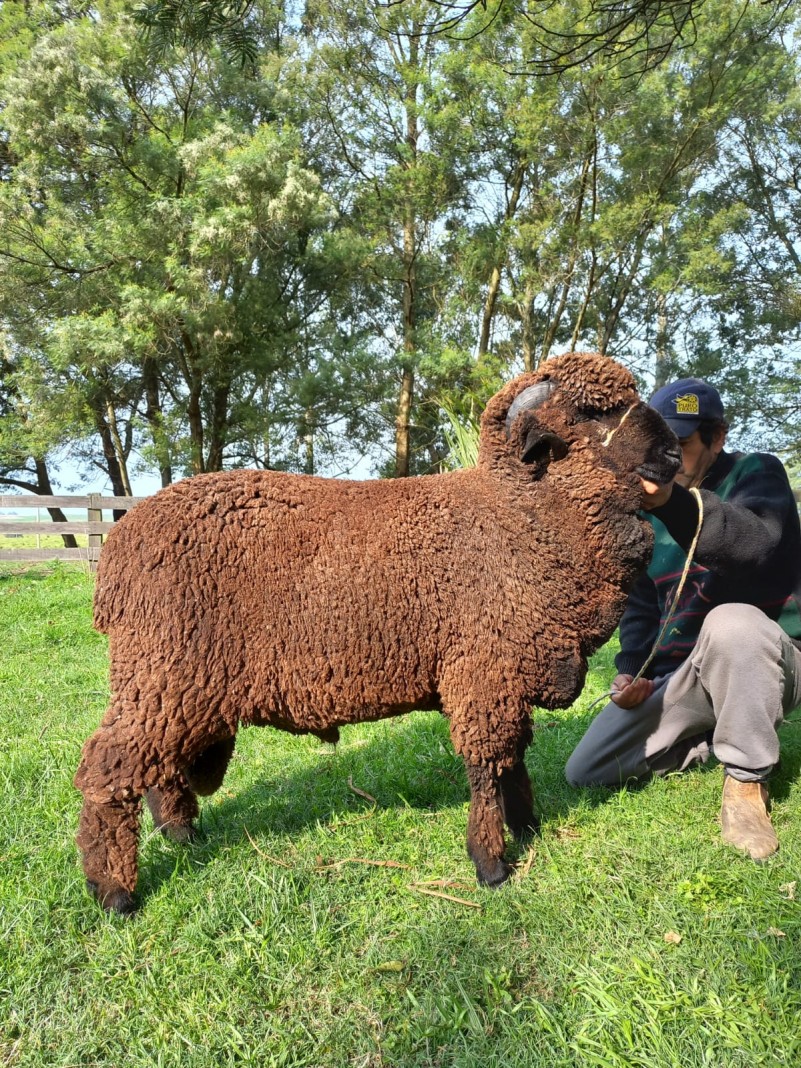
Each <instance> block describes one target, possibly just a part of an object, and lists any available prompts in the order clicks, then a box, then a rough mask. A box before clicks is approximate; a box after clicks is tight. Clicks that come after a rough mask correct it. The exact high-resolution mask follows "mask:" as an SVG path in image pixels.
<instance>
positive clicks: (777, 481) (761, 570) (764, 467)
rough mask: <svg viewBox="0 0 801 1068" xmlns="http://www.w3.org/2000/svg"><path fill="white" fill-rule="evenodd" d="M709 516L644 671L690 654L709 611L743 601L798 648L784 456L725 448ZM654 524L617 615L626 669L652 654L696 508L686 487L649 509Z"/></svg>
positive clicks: (671, 666) (791, 505)
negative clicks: (642, 565)
mask: <svg viewBox="0 0 801 1068" xmlns="http://www.w3.org/2000/svg"><path fill="white" fill-rule="evenodd" d="M701 498H702V501H703V505H704V522H703V528H702V531H701V535H700V537H699V540H698V546H697V549H696V552H695V557H694V559H693V562H692V565H691V567H690V572H689V575H688V577H687V581H686V583H685V586H684V590H683V592H682V596H681V603H680V604H679V605H678V606H677V608H676V612H675V614H674V616H673V618H672V620H671V623H670V626H669V627H668V631H667V633H666V634H665V635H664V636H663V638H662V641H661V642H660V646H659V649H658V651H657V654H656V656H655V657H654V660H653V662H652V663H651V664H650V665H649V668H648V671H647V672H646V675H647V676H648V677H649V678H658V677H659V676H660V675H665V674H667V673H668V672H671V671H675V670H676V668H677V667H678V666H679V665H680V664H681V663H682V661H684V660H685V659H686V658H687V656H688V655H689V654H690V652H691V650H692V648H693V646H694V645H695V643H696V641H697V639H698V634H699V631H700V629H701V624H702V623H703V621H704V617H705V616H706V615H707V613H708V612H709V611H710V610H711V609H712V608H714V607H715V606H716V605H719V604H731V603H733V602H740V603H744V604H753V605H756V606H757V607H759V608H761V609H762V611H763V612H765V614H766V615H768V616H769V617H770V618H771V619H775V620H777V621H778V623H779V624H780V626H781V627H782V628H783V629H784V630H785V632H786V633H787V634H788V635H789V636H790V638H791V639H792V640H793V643H794V644H795V645H796V646H798V648H801V527H800V526H799V518H798V508H797V506H796V502H795V498H794V496H793V492H792V489H791V487H790V483H789V480H788V478H787V472H786V471H785V470H784V467H783V466H782V463H781V462H780V461H779V460H778V459H777V458H776V457H775V456H771V455H769V454H768V453H748V454H743V453H727V452H721V454H720V455H719V456H718V458H717V460H716V461H715V463H714V464H713V465H712V467H711V468H710V469H709V471H708V472H707V475H706V477H705V479H704V481H703V483H702V486H701ZM647 518H649V519H650V520H651V522H652V524H653V527H654V535H655V541H654V554H653V558H652V560H651V564H650V566H649V568H648V571H647V572H646V573H645V574H644V575H642V576H641V578H640V579H639V580H638V581H637V583H636V585H635V586H634V588H633V589H632V591H631V594H630V595H629V600H628V603H627V605H626V610H625V612H624V614H623V618H622V619H621V621H620V647H621V651H620V653H619V654H618V655H617V657H616V658H615V664H616V665H617V670H618V672H620V673H621V674H631V675H635V674H636V673H637V672H638V671H639V669H640V668H641V667H642V665H643V664H644V663H645V661H646V659H647V658H648V654H649V653H650V651H651V646H652V645H653V643H654V641H655V639H656V637H657V634H658V633H659V631H660V629H661V627H662V623H663V621H664V618H665V616H666V614H667V611H668V608H669V606H670V603H671V600H672V596H673V592H674V591H675V589H676V587H677V586H678V583H679V579H680V577H681V573H682V570H683V568H684V564H685V561H686V556H687V551H688V550H689V548H690V544H691V542H692V539H693V536H694V534H695V529H696V526H697V524H698V505H697V502H696V500H695V497H693V495H692V494H691V493H690V492H689V490H686V489H684V488H683V487H682V486H674V487H673V492H672V494H671V497H670V500H669V501H668V502H667V504H665V505H663V506H662V507H661V508H655V509H654V510H653V511H652V512H651V513H649V514H648V515H647Z"/></svg>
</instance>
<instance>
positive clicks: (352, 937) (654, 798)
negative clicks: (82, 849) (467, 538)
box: [0, 566, 801, 1068]
mask: <svg viewBox="0 0 801 1068" xmlns="http://www.w3.org/2000/svg"><path fill="white" fill-rule="evenodd" d="M91 581H92V580H91V578H90V577H89V576H87V575H85V574H83V573H82V572H81V571H80V569H70V568H68V567H64V566H62V567H58V566H47V567H44V566H42V567H35V568H28V569H27V570H20V569H15V568H10V567H6V568H5V570H3V571H2V572H0V640H1V641H2V645H1V646H0V695H2V729H1V730H0V776H2V781H3V785H4V791H3V794H4V796H3V804H2V807H1V808H0V1064H2V1065H13V1066H20V1068H22V1066H33V1065H36V1066H40V1065H59V1066H67V1065H75V1066H79V1065H80V1066H82V1068H85V1066H93V1065H98V1066H99V1065H103V1066H115V1068H117V1066H124V1068H129V1066H131V1068H134V1066H135V1068H140V1066H141V1068H145V1066H148V1068H149V1066H153V1065H162V1066H173V1065H175V1066H178V1065H180V1066H198V1068H200V1066H203V1068H207V1066H210V1065H213V1066H215V1068H216V1066H228V1065H232V1066H233V1065H251V1064H252V1065H258V1066H273V1065H275V1066H277V1065H288V1066H309V1068H311V1066H314V1068H317V1066H321V1068H322V1066H331V1068H334V1066H337V1068H339V1066H353V1068H378V1066H392V1068H407V1066H408V1068H411V1066H428V1065H431V1066H434V1065H441V1066H449V1068H450V1066H460V1068H467V1066H480V1068H494V1066H497V1068H501V1066H504V1068H507V1066H512V1065H513V1066H534V1065H536V1066H543V1068H546V1066H547V1068H554V1066H568V1065H570V1066H585V1065H586V1066H599V1068H609V1066H611V1068H630V1066H640V1065H642V1066H648V1068H655V1066H656V1068H661V1066H665V1068H668V1066H669V1068H673V1066H676V1068H693V1066H702V1065H703V1066H714V1068H732V1066H740V1065H742V1066H748V1068H753V1066H755V1065H777V1066H778V1065H798V1064H799V1063H801V1027H799V1019H801V954H800V953H799V936H800V935H801V923H800V922H799V907H800V905H799V902H801V878H799V876H800V875H801V818H799V817H801V791H799V788H798V786H797V785H796V782H795V780H796V776H797V772H798V768H799V764H801V739H800V738H799V727H798V726H797V725H796V724H794V723H792V722H791V723H789V724H787V725H785V727H784V728H783V765H782V770H781V772H780V773H779V774H778V775H777V777H776V781H775V789H774V795H775V805H774V820H775V823H776V825H777V828H778V831H779V835H780V838H781V842H782V848H781V851H780V853H779V855H778V856H777V857H776V858H775V859H773V860H772V861H771V862H770V863H768V864H766V865H764V866H761V867H759V866H756V865H754V864H752V863H751V862H750V861H747V860H746V859H744V858H741V857H740V856H739V855H736V854H733V853H731V852H729V851H728V850H727V849H726V848H725V847H724V846H723V845H722V844H721V843H720V841H719V838H718V830H717V826H716V815H717V809H718V798H719V793H720V788H721V770H720V768H719V767H714V768H711V769H708V770H707V769H705V770H703V771H700V772H694V773H691V774H689V775H685V776H675V777H672V778H669V779H667V780H665V781H659V782H654V783H652V784H649V785H647V786H645V787H644V788H642V789H639V790H637V791H632V792H620V793H615V792H612V793H609V792H605V791H602V790H574V789H571V788H570V787H568V786H567V785H566V783H565V782H564V778H563V767H564V763H565V761H566V759H567V757H568V755H569V753H570V752H571V749H572V747H573V745H574V744H575V743H576V742H577V741H578V739H579V737H580V736H581V733H582V731H583V730H584V728H585V727H586V725H587V723H588V721H589V718H590V713H588V712H587V707H588V705H589V703H590V701H591V700H592V699H593V698H594V697H595V696H596V695H598V694H599V693H601V692H602V688H603V686H604V685H605V684H606V682H607V680H608V679H609V677H610V675H611V673H612V665H611V656H612V650H611V649H610V648H607V649H606V650H603V651H602V652H601V653H600V654H599V656H598V658H596V661H595V662H594V669H593V671H592V673H591V676H590V680H589V684H588V688H587V691H586V693H585V695H584V696H583V697H582V699H581V700H580V702H579V703H578V704H577V706H576V707H575V708H573V709H571V710H568V711H566V712H563V713H558V714H552V713H536V715H535V722H536V724H537V726H538V728H539V729H538V730H537V731H536V736H535V741H534V745H533V746H532V748H531V750H530V753H529V758H528V762H529V768H530V771H531V773H532V778H533V780H534V783H535V789H536V793H537V802H538V807H539V810H540V811H541V812H542V813H543V816H544V825H543V833H542V836H541V837H540V838H539V839H537V841H536V842H535V843H534V845H533V847H532V850H531V852H530V853H529V852H527V851H526V850H525V849H518V850H517V851H516V853H514V851H513V853H514V855H516V856H517V857H518V859H519V860H520V867H519V873H518V876H517V877H516V878H515V879H514V880H513V881H512V882H511V883H510V884H508V885H507V886H506V887H504V888H503V889H502V890H500V891H498V892H495V893H493V892H490V891H479V890H478V889H476V887H475V885H474V876H473V869H472V865H471V864H470V863H469V861H468V859H467V857H466V855H465V852H464V833H465V821H466V816H467V801H468V791H467V785H466V780H465V776H464V772H463V770H462V768H461V765H460V762H459V761H458V760H457V759H456V758H455V756H454V754H453V752H452V749H451V747H450V743H449V740H448V731H447V723H446V722H445V721H444V720H443V719H442V718H441V717H439V716H437V715H435V714H415V715H412V716H407V717H405V718H402V719H398V720H393V721H386V722H383V723H378V724H374V725H370V726H365V727H360V728H350V729H347V730H345V731H344V732H343V739H342V742H341V743H340V745H339V746H337V747H336V749H334V748H333V747H331V746H326V745H322V744H320V743H319V742H317V741H316V740H313V739H306V738H293V737H291V736H289V735H287V734H282V733H279V732H274V731H269V730H263V731H256V730H253V731H248V732H243V733H242V734H241V735H240V738H239V739H238V741H237V753H236V756H235V757H234V760H233V763H232V766H231V770H230V773H229V776H228V777H227V779H226V782H225V785H224V787H223V790H222V791H221V792H220V793H219V794H218V795H216V796H215V797H214V798H211V799H209V800H207V801H206V802H205V803H204V807H203V815H202V829H203V831H204V838H203V840H202V842H201V843H200V844H198V845H196V846H194V847H191V848H188V849H187V848H182V847H178V846H175V845H173V844H171V843H168V842H166V841H164V840H163V839H161V837H160V836H157V835H154V833H153V828H152V824H151V823H150V821H149V817H145V818H144V820H143V848H142V867H141V877H140V886H139V892H140V895H141V900H142V909H141V911H140V913H139V914H138V915H137V916H136V917H135V918H134V919H131V920H127V921H126V920H122V919H118V918H108V917H105V916H104V915H103V914H102V913H101V912H100V911H99V909H98V908H97V906H96V905H95V904H94V903H93V902H92V901H90V899H89V898H88V897H87V896H86V894H85V892H84V887H83V879H82V876H81V873H80V869H79V866H78V860H77V855H76V850H75V846H74V843H73V838H74V834H75V830H76V825H77V819H78V811H79V804H80V798H79V795H78V794H77V793H76V792H75V790H74V789H73V787H72V785H71V779H72V775H73V773H74V769H75V767H76V765H77V762H78V755H79V752H80V747H81V745H82V743H83V741H84V739H85V738H86V736H87V735H88V734H89V733H90V732H91V731H92V730H93V729H94V727H95V726H96V724H97V722H98V720H99V719H100V717H101V715H102V713H103V710H104V707H105V703H106V689H107V684H106V670H107V664H106V643H105V638H104V637H102V636H101V635H98V634H95V633H94V631H93V630H92V628H91V625H90V618H91V611H90V605H91ZM349 780H350V782H351V783H352V785H353V787H355V788H356V789H358V790H361V791H363V792H365V793H367V794H371V795H372V796H373V797H374V798H375V799H376V802H377V803H376V804H373V803H372V802H371V801H369V800H368V799H367V798H365V797H363V796H361V795H360V794H358V793H356V792H355V791H354V789H351V787H350V786H349ZM350 858H366V859H372V860H380V861H394V862H396V863H397V864H403V865H408V868H400V867H379V866H369V865H366V864H360V863H344V864H341V865H339V866H335V867H331V866H325V865H331V864H332V863H333V862H335V861H340V860H348V859H350ZM279 862H281V863H279ZM433 879H446V880H452V881H454V882H455V883H457V884H458V885H456V886H454V887H450V888H445V891H444V892H446V893H450V894H452V895H453V896H455V897H458V898H462V899H464V900H468V901H471V902H474V903H476V904H478V905H479V906H480V908H471V907H468V906H467V905H464V904H460V903H458V902H454V901H448V900H444V899H440V898H435V897H430V896H424V895H422V894H420V893H419V892H417V891H416V890H410V889H409V888H408V887H409V885H410V884H412V883H420V882H422V881H424V880H433ZM796 881H797V882H798V894H797V895H796V896H797V897H798V900H796V899H795V897H794V887H793V885H792V884H794V883H796ZM669 932H676V933H677V934H678V935H680V936H681V940H680V941H679V942H678V943H670V942H666V941H665V937H664V936H665V935H666V934H667V933H669Z"/></svg>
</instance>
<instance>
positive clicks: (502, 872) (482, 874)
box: [476, 860, 514, 890]
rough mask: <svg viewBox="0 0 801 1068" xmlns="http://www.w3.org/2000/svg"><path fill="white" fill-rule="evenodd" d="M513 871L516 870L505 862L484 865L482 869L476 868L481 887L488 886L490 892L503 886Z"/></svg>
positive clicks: (498, 861)
mask: <svg viewBox="0 0 801 1068" xmlns="http://www.w3.org/2000/svg"><path fill="white" fill-rule="evenodd" d="M513 871H514V868H512V867H511V865H509V864H507V863H506V862H505V861H503V860H497V861H495V862H494V863H492V864H483V865H482V866H481V867H480V868H479V867H476V875H477V876H478V882H479V885H480V886H488V887H489V888H490V890H497V889H498V887H499V886H503V884H504V883H505V882H506V880H507V879H508V878H509V876H510V875H511V874H512V872H513Z"/></svg>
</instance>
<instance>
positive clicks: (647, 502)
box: [640, 478, 673, 512]
mask: <svg viewBox="0 0 801 1068" xmlns="http://www.w3.org/2000/svg"><path fill="white" fill-rule="evenodd" d="M640 483H641V485H642V507H643V508H644V509H645V511H646V512H650V511H651V510H652V509H654V508H659V507H660V506H661V505H663V504H667V502H668V501H669V500H670V495H671V493H672V492H673V483H672V482H667V483H665V485H663V486H660V485H658V483H656V482H649V481H648V480H647V479H645V478H641V479H640Z"/></svg>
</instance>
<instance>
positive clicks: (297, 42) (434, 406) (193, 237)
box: [0, 0, 801, 486]
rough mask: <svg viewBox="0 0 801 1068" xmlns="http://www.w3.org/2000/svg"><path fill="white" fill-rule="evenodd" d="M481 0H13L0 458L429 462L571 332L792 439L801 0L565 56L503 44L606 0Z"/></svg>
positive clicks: (591, 18)
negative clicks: (519, 2) (489, 9)
mask: <svg viewBox="0 0 801 1068" xmlns="http://www.w3.org/2000/svg"><path fill="white" fill-rule="evenodd" d="M635 6H636V5H635ZM685 6H686V5H685ZM474 7H475V10H472V11H471V12H470V13H469V15H468V14H465V18H466V21H465V24H464V25H465V28H466V30H469V32H466V33H465V34H464V35H458V36H456V37H449V36H447V35H440V34H433V35H432V34H431V33H429V32H428V29H430V24H431V18H432V10H431V5H430V4H429V3H427V2H426V0H404V2H403V3H402V4H395V5H384V6H379V8H376V6H375V5H374V4H371V3H369V2H368V0H358V2H357V3H353V4H350V5H347V6H343V5H342V4H336V3H331V2H329V0H310V2H309V3H307V4H305V5H301V6H300V7H296V6H292V5H288V6H286V5H282V4H279V3H276V2H274V0H248V2H246V3H232V4H207V3H198V4H188V3H184V2H183V0H159V2H156V0H153V2H150V0H148V2H147V3H145V4H143V5H139V6H137V7H134V8H132V7H131V5H128V4H125V3H123V2H122V0H102V2H100V3H94V4H91V3H73V4H65V3H61V2H58V3H57V2H56V0H37V2H33V3H29V4H28V3H26V4H11V5H9V4H6V5H3V8H2V11H0V41H1V42H2V43H0V100H2V102H3V107H2V111H1V112H0V114H1V115H2V118H0V176H2V182H0V329H2V332H3V335H4V338H5V351H6V359H7V361H8V362H9V364H10V367H11V371H10V374H9V383H10V386H9V388H8V389H7V391H6V405H5V408H6V410H7V412H8V420H9V423H8V427H7V428H6V429H5V430H4V431H2V432H0V434H1V435H2V439H1V440H0V469H3V470H5V471H7V472H9V471H11V470H12V468H14V469H30V467H31V456H30V455H25V454H26V452H28V453H29V452H30V450H31V449H33V448H34V446H35V447H36V448H39V449H44V451H45V454H47V453H51V454H52V453H53V451H54V450H56V449H57V448H59V447H63V446H65V445H66V446H67V447H68V448H69V449H70V451H71V452H72V453H73V455H74V456H76V457H79V458H81V459H82V460H83V462H84V463H85V465H86V466H91V465H94V464H97V463H100V464H101V466H103V467H104V468H105V469H106V470H107V471H108V473H109V476H110V478H111V479H112V482H113V483H114V485H115V486H117V484H119V485H122V484H123V483H124V481H125V478H126V477H127V474H128V471H127V469H128V467H129V466H130V467H131V468H132V469H133V468H135V466H136V463H137V459H136V457H137V456H140V457H144V462H145V463H146V464H150V465H155V466H157V467H158V468H159V469H160V471H161V474H162V478H163V479H164V480H165V481H168V480H170V479H172V478H174V477H176V476H177V475H180V474H183V473H187V472H190V473H191V472H194V471H201V470H205V469H214V468H218V467H221V466H234V465H256V466H271V467H276V468H284V469H291V470H306V471H311V470H315V471H328V472H342V471H345V470H347V469H349V468H350V467H352V466H353V464H354V463H356V461H357V460H358V459H359V458H360V457H363V456H365V455H369V456H370V458H371V460H372V461H373V464H374V467H375V468H376V469H379V470H383V471H385V472H387V473H390V472H392V471H394V470H396V469H397V468H398V464H399V462H400V461H399V458H398V457H399V454H400V449H401V441H402V439H405V447H406V448H407V449H408V453H409V460H408V469H409V471H410V473H422V472H425V471H431V470H436V469H438V467H439V465H440V464H441V462H442V460H443V457H444V455H445V453H446V451H447V448H448V444H447V442H446V440H445V434H444V424H443V408H442V407H441V404H440V401H441V400H444V401H446V402H447V404H448V405H449V406H451V407H452V408H453V409H454V410H455V411H458V412H459V413H463V412H464V413H465V414H469V411H470V409H472V408H473V407H475V405H476V404H478V403H481V402H483V399H484V398H485V397H486V396H487V395H489V392H491V389H490V387H491V386H494V385H495V384H496V383H497V382H498V381H500V380H501V379H505V378H508V377H509V376H510V375H511V374H513V373H515V372H517V371H519V370H521V369H523V368H524V367H525V368H531V367H535V366H537V364H538V363H539V362H540V361H541V360H542V359H544V358H546V357H547V356H548V355H549V354H550V353H552V352H554V351H558V350H563V349H565V348H572V347H576V348H600V349H602V350H603V351H608V352H610V353H611V354H612V355H615V356H618V357H620V358H622V359H623V360H624V362H626V363H627V364H629V365H630V366H631V367H632V369H633V370H634V371H635V373H636V374H637V375H638V377H639V379H640V381H641V382H642V383H643V387H644V388H647V387H648V386H650V385H651V383H652V382H653V380H654V378H656V379H657V380H658V381H662V380H664V379H666V378H667V377H669V376H671V375H679V374H685V373H701V374H705V375H708V376H710V377H712V378H713V380H715V381H716V383H717V384H718V385H719V386H720V387H721V389H722V392H723V393H724V397H725V399H726V401H727V404H728V405H729V408H730V411H731V415H732V417H733V421H734V423H735V428H736V432H737V433H738V434H739V437H740V442H741V443H743V444H747V445H749V446H750V445H759V446H760V447H770V448H776V449H778V448H782V449H787V450H789V451H790V453H791V454H793V455H795V454H797V451H798V440H799V433H801V426H799V418H801V411H800V410H799V406H798V402H797V397H798V395H799V383H798V361H797V359H796V358H795V357H796V353H795V345H796V344H797V341H798V338H799V329H801V328H800V326H799V324H801V299H799V292H801V287H800V286H799V284H798V267H799V260H798V250H797V244H798V241H797V231H798V220H799V217H801V216H800V214H799V204H798V190H797V185H798V183H797V182H796V180H795V176H796V174H797V170H798V156H799V145H798V129H799V122H798V118H799V114H798V112H799V98H798V92H797V82H798V76H797V75H798V70H797V66H798V49H797V40H796V37H795V36H794V35H793V26H794V25H795V23H794V21H793V20H794V19H796V18H797V4H796V2H795V0H793V2H792V3H789V4H786V5H784V4H769V5H764V4H757V3H754V2H753V0H751V2H748V0H738V2H737V3H735V4H732V3H730V2H728V0H705V2H704V3H703V4H700V5H697V7H696V8H694V11H693V18H692V31H693V32H692V36H691V37H683V38H682V47H681V49H680V50H678V51H672V50H671V49H668V52H667V53H666V54H665V56H664V57H663V58H664V62H661V63H660V64H658V65H656V66H652V65H651V64H648V63H646V64H645V68H644V67H643V65H642V63H641V59H642V57H641V56H639V54H638V53H637V51H636V49H635V50H634V52H630V51H629V50H628V46H626V47H624V48H623V49H622V51H621V52H620V53H616V54H615V55H614V57H612V58H613V62H609V61H608V60H609V56H608V55H604V54H602V53H599V54H597V55H595V56H594V57H593V58H592V59H590V60H588V61H587V62H584V63H580V64H575V65H572V64H568V65H567V68H566V69H565V70H563V71H562V74H561V76H560V77H559V78H550V77H538V78H529V77H511V76H510V74H509V71H524V70H527V69H531V67H532V64H533V65H534V66H537V64H539V65H540V67H542V64H545V65H546V66H547V64H548V63H549V62H552V61H553V54H551V53H549V52H548V49H547V47H546V46H545V42H547V41H550V42H551V43H553V41H555V40H563V41H567V40H570V39H572V38H571V35H573V34H575V33H576V32H577V27H580V28H581V33H582V34H584V33H586V35H587V36H586V38H585V37H582V38H581V40H582V41H591V40H594V39H597V38H598V35H600V37H601V38H602V39H603V38H604V35H605V34H607V33H608V32H610V27H609V25H608V20H607V19H606V15H605V13H604V11H605V9H604V8H603V5H597V4H594V3H590V4H585V3H583V2H579V0H560V3H558V4H547V5H540V7H539V8H538V13H537V18H536V20H533V21H532V20H531V19H530V18H526V17H525V16H524V14H523V13H521V12H520V11H519V10H518V8H517V6H516V5H500V7H499V8H498V10H497V11H496V12H495V15H496V17H493V18H492V19H491V20H490V24H487V25H485V23H486V21H487V20H486V18H485V13H484V12H483V11H481V10H480V5H478V6H475V5H474ZM627 10H628V9H627ZM663 15H664V10H663V9H661V8H660V13H659V17H655V22H654V23H653V24H652V25H651V28H650V30H649V33H651V34H652V36H651V37H649V42H648V44H649V47H650V46H653V47H654V48H656V50H657V53H658V52H659V48H660V45H659V41H661V40H662V35H663V32H664V27H663V26H662V24H661V22H660V19H661V18H662V16H663ZM638 17H639V16H638ZM634 25H637V26H639V25H640V23H639V22H637V20H636V19H635V23H634V24H632V26H634ZM143 26H145V27H146V28H147V32H142V27H143ZM618 28H620V27H618ZM630 29H631V27H630ZM477 31H481V32H477ZM626 33H628V30H627V31H626ZM613 36H614V34H613ZM668 37H669V35H668ZM625 42H628V43H629V44H630V43H631V41H630V39H629V37H628V36H626V34H624V43H625ZM602 52H603V50H602ZM243 56H244V57H245V59H246V62H244V64H243V62H242V59H243ZM401 383H403V391H402V390H401ZM402 397H403V399H401V398H402ZM407 403H408V405H409V410H408V411H406V410H405V408H404V405H405V404H407ZM393 437H395V439H396V440H395V445H394V450H393V441H392V439H393Z"/></svg>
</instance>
